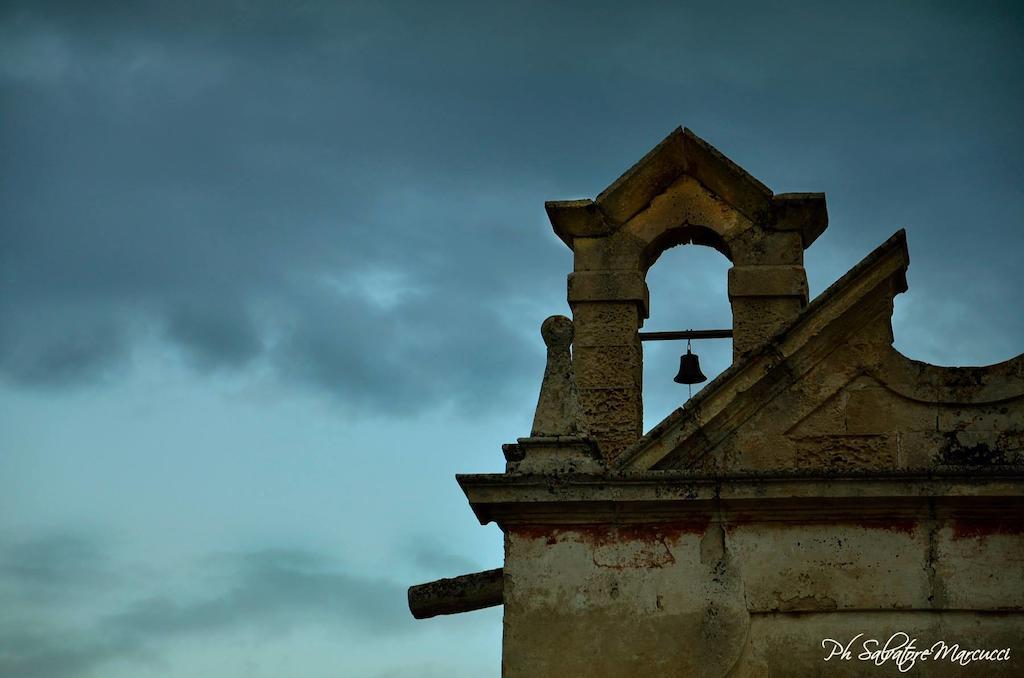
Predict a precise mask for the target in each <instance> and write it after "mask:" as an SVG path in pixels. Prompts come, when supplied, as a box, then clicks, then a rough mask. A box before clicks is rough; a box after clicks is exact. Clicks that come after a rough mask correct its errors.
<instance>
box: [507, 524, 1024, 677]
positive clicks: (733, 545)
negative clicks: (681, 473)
mask: <svg viewBox="0 0 1024 678" xmlns="http://www.w3.org/2000/svg"><path fill="white" fill-rule="evenodd" d="M1008 567H1009V568H1010V570H1011V571H1008V570H1007V568H1008ZM1022 567H1024V539H1022V535H1021V533H1020V526H1019V525H1018V524H1006V523H1000V522H999V521H995V522H993V521H991V520H981V521H978V520H974V521H972V520H952V519H948V520H933V519H927V518H925V519H922V520H917V521H915V520H910V519H901V520H900V521H898V522H895V523H892V524H887V523H885V522H884V521H883V522H870V521H868V522H865V523H863V524H857V523H843V522H833V523H817V524H815V523H806V524H802V523H786V522H781V521H771V522H750V523H726V524H722V523H707V524H703V525H702V524H701V523H700V521H691V522H668V523H661V524H646V525H623V526H619V527H609V526H607V525H597V526H585V525H578V526H559V527H554V526H546V527H544V526H516V527H512V528H509V529H508V530H507V532H506V560H505V638H504V657H505V660H504V664H503V675H504V676H506V677H508V678H513V677H520V676H522V677H527V676H529V677H532V678H537V677H544V676H567V675H587V676H591V677H592V678H612V677H616V678H620V677H621V678H624V677H627V676H641V675H650V676H716V677H717V676H766V675H772V676H813V675H823V676H824V675H865V674H873V673H872V671H878V673H877V675H898V674H899V672H898V671H896V670H895V669H894V667H893V663H892V662H889V663H888V664H887V666H888V669H889V670H882V669H876V668H875V667H874V666H871V665H869V664H866V663H864V662H860V661H857V660H856V659H854V660H850V661H841V660H839V659H836V658H833V659H832V660H830V661H829V662H827V663H826V662H824V661H823V658H824V657H825V656H826V655H827V654H828V650H826V649H823V647H822V641H823V640H824V639H826V638H833V639H837V640H839V641H840V642H841V643H843V644H846V643H847V642H849V641H850V640H852V639H853V638H854V637H855V636H856V635H857V634H858V633H864V634H866V636H865V638H876V639H880V640H881V642H882V643H883V644H884V643H885V641H886V640H887V639H888V638H889V637H890V636H891V635H892V634H895V633H897V632H899V631H903V632H905V633H908V634H910V635H911V636H913V637H915V638H917V640H918V642H917V643H916V645H917V647H918V648H919V649H925V648H927V647H930V646H931V645H932V644H934V643H936V642H938V641H940V640H945V641H946V642H947V643H949V644H953V643H959V644H960V647H962V648H972V649H973V648H980V649H1001V648H1011V657H1012V659H1011V661H1008V662H978V663H975V664H973V665H971V666H970V669H969V672H966V671H965V669H964V668H963V667H961V666H959V665H958V664H956V663H953V662H951V661H948V660H947V661H923V662H918V664H917V667H916V669H915V673H914V674H912V675H929V676H932V675H934V676H954V675H985V676H1017V675H1022V674H1024V656H1021V655H1018V654H1017V653H1021V652H1022V651H1024V650H1022V648H1021V647H1020V640H1021V638H1024V584H1022V579H1021V575H1022V574H1024V572H1022V571H1021V568H1022ZM863 640H864V638H862V639H861V640H860V641H859V642H858V643H856V644H855V647H857V648H860V650H862V649H863V648H862V647H861V644H862V643H863ZM860 650H858V651H860Z"/></svg>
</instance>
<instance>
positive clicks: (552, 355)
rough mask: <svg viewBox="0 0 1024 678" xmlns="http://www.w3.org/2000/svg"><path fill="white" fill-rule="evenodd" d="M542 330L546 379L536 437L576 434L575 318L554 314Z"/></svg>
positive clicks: (543, 383)
mask: <svg viewBox="0 0 1024 678" xmlns="http://www.w3.org/2000/svg"><path fill="white" fill-rule="evenodd" d="M540 334H541V336H542V337H543V338H544V343H545V344H546V345H547V347H548V362H547V366H546V367H545V368H544V381H543V382H542V383H541V387H540V397H539V398H538V399H537V412H536V414H535V415H534V417H533V430H532V432H531V435H532V436H534V437H553V436H574V435H577V433H578V432H579V431H578V428H577V426H576V414H577V405H576V384H575V380H574V379H573V372H572V357H571V355H570V353H569V346H570V345H571V344H572V336H573V327H572V321H571V320H569V319H568V318H566V317H565V316H564V315H553V316H551V317H550V318H548V319H547V320H545V321H544V323H543V324H542V325H541V326H540Z"/></svg>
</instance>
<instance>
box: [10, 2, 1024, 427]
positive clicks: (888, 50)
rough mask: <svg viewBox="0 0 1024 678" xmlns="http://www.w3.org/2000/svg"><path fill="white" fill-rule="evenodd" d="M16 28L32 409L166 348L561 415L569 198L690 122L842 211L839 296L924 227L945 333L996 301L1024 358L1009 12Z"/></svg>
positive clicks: (201, 359)
mask: <svg viewBox="0 0 1024 678" xmlns="http://www.w3.org/2000/svg"><path fill="white" fill-rule="evenodd" d="M2 11H3V14H2V37H3V38H4V39H3V40H2V43H3V45H4V46H3V48H2V52H0V59H2V64H0V65H2V68H0V96H2V102H3V113H4V120H5V123H4V125H3V129H2V131H0V135H2V137H0V140H2V143H3V148H4V153H3V156H2V157H3V160H2V161H0V162H3V163H4V168H3V169H4V177H5V181H4V182H2V184H0V199H2V201H3V205H4V206H5V207H4V216H3V222H2V223H3V225H2V227H0V228H2V231H0V238H2V240H0V276H2V277H0V314H2V316H3V319H4V322H3V323H2V324H0V369H2V371H3V373H4V374H6V376H7V377H8V378H9V379H12V380H15V381H17V382H19V383H22V384H27V385H47V384H48V385H61V384H74V383H86V382H88V380H91V379H94V378H96V377H97V376H102V375H105V374H109V373H111V372H112V371H115V370H117V369H118V368H119V367H120V366H121V365H122V362H123V359H124V357H125V356H127V355H128V354H129V351H130V350H131V349H132V347H134V346H136V345H137V344H138V342H140V341H144V340H146V338H147V337H153V336H156V337H159V338H162V339H163V340H166V341H168V342H170V343H171V344H173V345H175V346H177V347H179V348H180V349H181V351H182V352H183V353H184V354H185V356H186V357H187V358H188V360H189V362H190V363H191V364H192V365H194V366H195V367H196V368H197V369H199V370H217V369H241V368H244V367H245V366H247V365H250V364H253V363H255V362H257V361H263V362H265V363H266V364H268V365H271V366H273V367H274V368H275V369H276V370H277V373H278V374H279V375H280V376H281V378H283V379H290V380H297V381H299V382H301V383H306V384H310V385H313V386H315V387H317V388H321V389H324V390H325V391H327V392H329V393H332V394H334V395H336V396H338V397H340V398H342V399H344V400H345V401H346V402H348V403H351V404H352V405H355V406H361V407H363V408H365V409H367V410H370V411H379V412H389V413H408V412H414V411H417V410H421V409H423V408H424V407H427V406H430V405H433V404H437V403H439V402H443V401H445V400H446V399H449V398H451V397H453V396H452V394H458V395H457V396H455V397H457V398H460V399H461V404H473V405H475V406H476V407H486V406H494V405H495V404H497V403H500V402H501V399H502V396H503V393H511V392H514V391H515V390H516V389H517V388H521V387H522V385H523V384H524V383H528V384H530V388H533V386H534V385H535V384H534V382H535V377H536V373H537V372H539V369H540V367H539V365H538V364H537V363H538V360H539V359H540V358H539V356H540V348H541V347H540V346H539V342H538V341H537V339H536V327H537V326H538V325H539V322H540V320H542V319H543V316H544V315H546V314H547V313H550V312H563V311H564V275H565V273H566V272H567V271H568V269H569V266H570V260H569V256H568V252H567V251H566V250H565V248H564V246H562V245H561V244H560V243H558V242H557V241H556V240H555V239H554V238H553V236H552V235H551V234H550V230H549V227H548V226H546V224H545V219H544V215H543V211H542V201H543V200H544V199H552V198H572V197H579V196H581V195H594V194H595V193H597V192H598V191H599V190H601V189H602V188H603V187H604V186H605V185H606V184H607V183H609V182H610V181H611V180H612V179H613V178H614V177H615V176H616V175H617V174H618V173H619V172H620V171H621V170H623V169H624V168H625V167H627V166H629V164H631V163H632V162H633V161H635V160H636V159H637V158H638V157H639V156H640V155H642V153H643V152H645V151H646V150H647V149H648V148H649V147H650V146H652V145H653V144H654V143H656V142H657V141H658V140H659V139H660V138H661V137H662V136H663V135H664V134H666V133H667V132H668V131H669V130H670V129H671V128H672V127H674V126H675V125H677V124H679V123H680V122H683V123H686V124H688V125H689V126H691V127H693V128H694V129H695V130H697V132H698V133H699V134H702V135H703V136H705V137H706V138H708V139H709V140H710V141H712V142H713V143H715V144H717V145H719V146H720V147H721V148H722V150H723V151H725V152H726V153H728V154H730V155H731V156H732V157H733V158H734V159H735V160H737V161H738V162H739V163H740V164H742V165H744V166H745V167H747V169H749V170H750V171H752V172H753V173H754V174H755V175H757V176H759V177H760V178H761V179H763V180H764V181H766V182H767V183H768V184H769V185H771V186H772V187H773V188H775V189H776V190H778V191H787V190H825V191H827V192H828V194H829V201H830V212H831V215H832V226H831V228H830V231H829V232H828V233H827V234H826V235H825V236H823V238H822V239H821V241H820V242H819V243H818V244H816V245H815V248H814V249H812V250H811V251H810V252H809V253H808V258H809V264H810V265H812V266H813V263H812V262H810V260H811V259H813V258H815V257H817V258H818V260H819V261H827V262H829V263H828V264H827V265H825V266H823V267H822V269H821V270H823V271H824V272H823V273H822V274H820V278H822V279H819V280H815V281H814V282H816V283H817V285H818V287H817V289H821V288H822V287H823V286H824V284H825V283H827V282H830V281H831V280H832V279H834V278H836V277H838V276H839V275H840V274H842V273H843V272H844V271H845V269H846V268H847V267H848V266H850V265H852V264H853V263H855V262H856V260H857V259H859V258H860V257H861V256H863V255H864V254H866V253H867V252H868V251H870V250H871V249H872V248H873V247H874V246H875V245H877V244H878V243H879V242H881V241H882V240H884V239H885V238H886V237H887V236H888V235H889V234H891V233H892V232H893V231H894V230H896V228H898V227H900V226H906V227H907V228H908V230H909V234H910V242H911V247H912V256H913V260H914V264H913V268H912V272H911V285H912V292H913V293H914V294H915V295H917V296H915V298H916V299H920V300H921V302H922V304H921V306H922V307H926V308H928V309H929V310H928V316H929V317H933V318H940V319H941V318H948V319H949V321H948V322H949V323H955V322H956V319H957V318H962V317H963V316H962V314H961V313H960V312H959V311H957V310H956V308H958V307H957V306H955V305H954V306H950V305H949V304H947V303H946V302H945V301H944V297H948V296H950V293H951V292H953V291H958V292H959V291H961V290H965V289H975V290H985V291H984V293H983V294H978V296H979V297H980V298H979V299H978V300H977V301H978V303H972V304H970V305H969V308H970V310H971V313H972V314H973V315H972V316H971V317H970V318H969V319H970V320H971V321H972V322H977V323H981V324H980V325H979V326H980V327H983V328H985V332H984V334H988V335H993V336H1011V337H1017V338H1019V337H1021V336H1022V335H1024V326H1022V322H1024V321H1022V320H1021V319H1020V315H1019V314H1016V315H1012V314H1007V313H1000V312H999V309H1005V308H1008V307H1010V306H1011V305H1012V303H1013V299H1014V297H1015V296H1019V294H1020V290H1021V287H1022V286H1024V283H1022V276H1024V273H1022V272H1021V270H1020V268H1019V267H1018V266H1016V265H1015V262H1016V259H1017V256H1018V254H1019V251H1020V249H1021V246H1022V244H1024V237H1022V235H1021V233H1022V232H1021V230H1020V229H1018V228H1012V227H1009V224H1019V223H1020V222H1021V220H1022V218H1024V200H1022V199H1021V196H1020V192H1019V188H1018V186H1019V178H1020V176H1021V174H1022V170H1024V160H1022V158H1024V153H1022V151H1024V135H1022V132H1021V129H1020V126H1019V124H1018V122H1017V120H1018V117H1019V111H1020V110H1021V108H1022V106H1021V105H1022V104H1024V93H1022V88H1021V84H1020V83H1021V80H1020V78H1019V73H1020V68H1021V65H1022V63H1024V47H1022V45H1024V40H1021V37H1022V29H1021V14H1020V11H1019V10H1018V9H1017V8H1016V5H1013V4H988V5H984V6H977V7H972V8H971V9H968V8H966V6H961V5H958V4H949V5H942V4H915V3H898V4H897V3H883V4H878V5H875V6H867V5H858V6H857V7H852V6H851V7H845V8H843V7H832V8H824V7H821V6H819V4H808V5H806V6H803V7H799V6H797V5H795V4H793V3H786V4H784V5H781V6H779V7H770V6H767V5H765V4H764V3H758V4H756V5H753V6H743V7H741V6H736V7H728V8H720V9H714V10H712V9H708V8H707V7H702V8H701V9H697V8H695V7H689V6H686V5H684V4H667V3H662V4H659V3H649V4H643V3H641V4H639V5H637V6H631V7H630V8H628V10H627V8H626V6H625V5H622V4H621V3H585V4H579V5H575V4H573V3H537V4H532V5H530V4H525V5H517V6H515V7H500V8H499V7H484V6H480V5H477V4H450V5H442V6H435V5H427V4H424V3H390V4H384V3H303V4H300V5H296V6H295V7H289V6H285V5H282V4H281V3H250V4H246V5H244V6H239V5H235V4H219V3H191V4H190V3H148V4H147V3H138V4H133V3H110V4H105V5H103V4H101V5H96V4H88V5H86V4H82V3H64V4H45V3H44V4H37V3H8V4H6V5H5V6H4V9H3V10H2ZM953 243H955V244H953ZM954 253H955V254H956V257H957V261H956V262H955V265H954V266H951V265H950V261H949V259H950V257H951V255H953V254H954ZM812 272H813V270H812ZM972 286H973V287H972ZM921 341H924V338H922V339H921ZM980 341H981V343H982V344H984V346H982V347H981V348H980V349H979V350H980V351H981V353H982V354H983V355H989V354H998V353H999V351H1001V350H1003V349H1004V345H999V346H995V345H992V344H991V343H986V340H980ZM1009 343H1013V342H1004V344H1009ZM1016 343H1017V345H1019V342H1016ZM993 357H995V358H1005V357H1008V356H1007V355H993Z"/></svg>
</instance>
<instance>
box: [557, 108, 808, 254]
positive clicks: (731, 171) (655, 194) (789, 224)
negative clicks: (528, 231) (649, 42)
mask: <svg viewBox="0 0 1024 678" xmlns="http://www.w3.org/2000/svg"><path fill="white" fill-rule="evenodd" d="M686 179H689V180H690V181H691V182H693V183H695V184H697V185H699V186H700V187H702V188H703V189H704V190H706V191H707V192H709V193H710V194H711V195H712V196H714V198H715V199H716V200H717V201H718V202H719V206H720V207H721V206H726V207H727V208H728V209H729V210H731V211H733V212H735V217H733V219H732V220H733V221H736V220H740V221H742V222H744V223H745V224H746V225H747V227H750V226H751V225H754V224H756V225H759V226H761V227H767V228H771V229H773V230H792V231H799V232H800V236H801V240H802V244H803V247H804V248H805V249H806V248H807V247H809V246H810V245H811V243H812V242H814V240H815V239H816V238H817V237H818V236H819V235H821V233H822V231H824V230H825V227H826V226H827V224H828V218H827V215H826V214H825V196H824V195H823V194H821V193H781V194H778V195H775V194H773V193H772V191H771V189H769V188H768V187H767V186H765V185H764V184H763V183H761V182H760V181H758V180H757V179H756V178H754V177H753V176H751V175H750V174H749V173H748V172H747V171H746V170H744V169H743V168H742V167H740V166H739V165H737V164H736V163H734V162H733V161H732V160H730V159H729V158H727V157H726V156H725V155H723V154H722V153H721V152H720V151H718V149H716V148H715V147H713V146H712V145H711V144H709V143H708V142H706V141H704V140H703V139H701V138H700V137H698V136H697V135H696V134H694V133H693V132H692V131H690V130H689V129H683V128H676V129H675V130H673V131H672V133H671V134H669V135H668V136H667V137H665V139H664V140H662V141H661V143H659V144H658V145H657V146H655V147H654V148H653V149H652V150H651V151H650V152H648V153H647V154H646V155H645V156H644V157H643V158H641V159H640V160H639V161H638V162H637V163H636V164H635V165H633V166H632V167H631V168H629V169H628V170H627V171H626V172H625V173H624V174H623V175H622V176H620V177H619V178H618V179H616V180H615V181H614V182H612V184H611V185H609V186H608V187H607V188H605V189H604V190H603V191H602V192H601V193H600V194H599V195H598V196H597V197H596V198H595V199H593V200H590V199H584V200H556V201H550V202H547V203H545V207H546V209H547V212H548V216H549V217H550V219H551V224H552V226H553V227H554V230H555V233H556V234H557V235H558V237H559V238H561V239H562V241H563V242H565V244H566V245H568V246H569V247H570V248H572V247H574V240H575V238H580V237H602V236H606V235H609V234H611V233H613V232H615V231H616V230H618V229H619V228H621V227H622V225H623V224H626V223H628V222H630V221H631V220H634V219H636V218H637V216H638V215H639V214H641V213H642V212H644V211H646V210H648V209H650V208H652V207H653V206H654V204H655V202H656V200H657V199H658V198H659V197H661V198H663V200H662V205H661V209H662V211H665V204H666V202H667V203H668V204H669V208H668V211H672V210H673V209H675V210H676V211H677V212H678V213H677V214H672V215H666V216H663V217H662V218H663V219H665V218H667V219H668V220H669V221H673V220H674V221H678V222H682V221H686V220H687V218H688V216H689V215H688V214H686V210H687V208H688V207H690V205H691V204H692V203H693V200H692V199H687V198H688V197H690V196H687V195H686V194H685V191H684V193H683V199H682V200H678V199H677V200H672V199H671V198H669V200H667V201H666V200H664V196H665V194H666V193H672V192H673V188H674V187H676V188H677V189H678V187H679V186H680V185H681V184H682V185H684V186H685V184H686V183H687V182H686V181H685V180H686ZM677 192H678V191H677ZM719 235H721V236H725V235H726V234H724V233H719ZM702 244H711V243H702Z"/></svg>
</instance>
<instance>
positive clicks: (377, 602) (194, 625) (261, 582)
mask: <svg viewBox="0 0 1024 678" xmlns="http://www.w3.org/2000/svg"><path fill="white" fill-rule="evenodd" d="M106 563H107V559H106V557H105V553H104V552H103V549H102V548H101V547H100V545H99V544H97V543H95V542H92V541H90V540H88V539H86V538H83V537H79V536H62V537H54V538H45V539H40V540H37V541H33V542H24V543H19V544H13V545H12V544H4V545H2V548H0V594H2V597H0V601H2V602H3V603H4V605H3V606H2V612H0V676H19V677H28V676H47V677H49V678H64V677H68V678H71V677H73V676H79V675H84V674H86V673H87V671H88V670H90V669H93V668H95V667H98V666H100V665H101V664H103V663H104V662H107V661H111V660H114V659H129V660H133V661H144V662H159V661H162V659H161V658H160V657H161V654H160V653H161V651H162V649H164V648H165V647H166V644H167V643H168V642H170V641H172V640H174V639H175V638H188V637H195V636H198V635H203V636H209V635H214V634H218V633H226V632H229V631H233V630H239V629H242V630H256V631H267V630H269V631H271V632H273V633H275V634H278V635H280V634H284V633H286V632H287V631H289V630H291V629H294V628H296V627H300V626H306V625H314V626H325V625H326V626H331V627H337V628H338V629H339V630H341V631H343V632H345V633H359V634H373V635H374V636H378V637H379V636H383V635H387V636H394V635H402V634H408V633H415V632H417V631H422V630H424V629H423V627H422V626H419V627H417V626H416V625H415V623H414V622H413V620H412V617H411V616H410V615H409V613H408V610H407V609H406V607H405V588H404V586H401V585H399V584H397V583H395V582H392V581H390V580H387V579H377V578H373V577H367V576H361V575H355V574H351V573H348V572H346V571H345V570H344V569H342V568H340V567H339V566H338V564H337V563H336V562H334V561H333V560H332V559H330V558H327V557H326V556H324V555H321V554H319V553H316V552H310V551H299V550H292V549H269V550H262V551H254V552H247V553H237V554H231V555H219V556H216V557H213V558H211V559H208V560H207V561H206V562H205V563H204V564H203V565H201V566H198V567H196V568H195V570H194V571H193V576H192V578H191V579H192V585H191V587H190V588H191V589H192V590H190V591H188V592H185V593H184V594H183V593H181V592H178V593H177V594H176V595H174V596H173V597H171V595H170V594H168V595H161V596H157V597H149V598H145V599H141V600H137V601H135V602H133V603H131V604H129V605H128V606H127V607H126V608H124V609H122V610H121V611H119V612H115V613H113V614H109V615H107V616H105V617H102V616H99V617H98V621H97V622H96V623H95V624H94V625H93V626H91V627H77V628H76V627H69V625H68V624H67V623H66V622H65V621H64V620H63V619H62V617H64V616H66V615H67V612H66V610H67V605H68V603H69V598H68V596H69V595H74V596H75V598H76V599H82V598H88V597H89V596H91V595H95V594H96V592H97V591H96V589H95V584H96V582H97V581H100V580H102V581H103V582H105V584H106V585H110V584H111V582H112V581H114V580H113V578H112V576H111V575H112V574H114V573H115V572H116V573H117V575H118V577H120V578H122V579H123V578H124V576H125V574H126V571H125V569H124V567H123V565H121V566H120V568H119V569H117V570H114V569H107V567H106ZM38 589H45V590H47V591H51V592H53V591H59V592H60V594H61V595H60V596H46V597H40V596H38V595H35V594H34V593H33V594H32V595H25V592H26V590H27V591H29V592H30V593H31V592H35V591H36V590H38ZM90 616H91V617H97V615H95V613H93V614H92V615H90Z"/></svg>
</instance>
